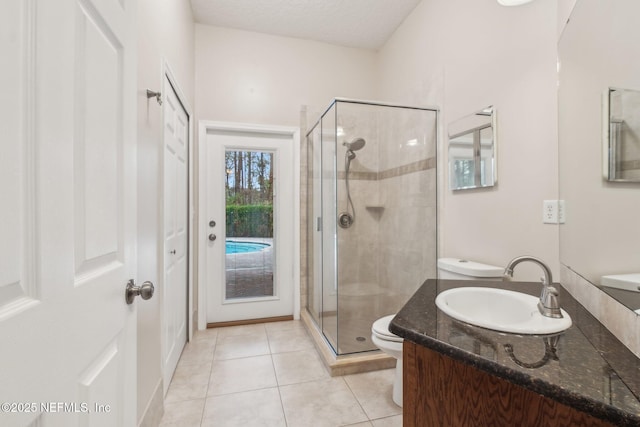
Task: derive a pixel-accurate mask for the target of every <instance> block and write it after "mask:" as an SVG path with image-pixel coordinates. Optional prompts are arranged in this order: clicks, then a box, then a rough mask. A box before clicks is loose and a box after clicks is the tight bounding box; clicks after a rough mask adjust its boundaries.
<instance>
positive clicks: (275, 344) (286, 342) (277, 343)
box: [268, 329, 313, 354]
mask: <svg viewBox="0 0 640 427" xmlns="http://www.w3.org/2000/svg"><path fill="white" fill-rule="evenodd" d="M268 336H269V348H270V349H271V353H273V354H275V353H285V352H287V351H298V350H306V349H311V348H313V341H311V337H309V334H307V331H305V330H304V329H289V330H280V331H273V332H270V333H269V334H268Z"/></svg>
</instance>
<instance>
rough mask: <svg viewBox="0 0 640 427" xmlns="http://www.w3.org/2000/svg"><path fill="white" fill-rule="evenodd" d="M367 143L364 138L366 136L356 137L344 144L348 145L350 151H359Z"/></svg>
mask: <svg viewBox="0 0 640 427" xmlns="http://www.w3.org/2000/svg"><path fill="white" fill-rule="evenodd" d="M366 143H367V142H366V141H365V140H364V138H355V139H353V140H352V141H351V142H347V141H345V142H343V143H342V145H344V146H345V147H347V150H349V151H358V150H360V149H362V147H364V145H365V144H366Z"/></svg>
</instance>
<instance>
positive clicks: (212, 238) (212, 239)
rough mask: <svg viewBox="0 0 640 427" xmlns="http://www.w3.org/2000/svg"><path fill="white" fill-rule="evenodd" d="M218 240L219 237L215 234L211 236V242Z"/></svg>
mask: <svg viewBox="0 0 640 427" xmlns="http://www.w3.org/2000/svg"><path fill="white" fill-rule="evenodd" d="M217 238H218V237H217V236H216V235H215V234H213V233H211V234H209V240H211V241H212V242H213V241H214V240H216V239H217Z"/></svg>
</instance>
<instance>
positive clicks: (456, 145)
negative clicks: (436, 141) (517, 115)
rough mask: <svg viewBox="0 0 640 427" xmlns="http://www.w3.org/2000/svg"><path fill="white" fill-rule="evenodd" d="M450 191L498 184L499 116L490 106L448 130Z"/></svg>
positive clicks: (456, 122) (450, 125) (466, 117)
mask: <svg viewBox="0 0 640 427" xmlns="http://www.w3.org/2000/svg"><path fill="white" fill-rule="evenodd" d="M448 130H449V143H448V149H449V187H450V188H451V189H452V190H468V189H473V188H482V187H492V186H494V185H495V184H496V182H497V168H496V137H495V135H496V114H495V110H494V108H493V106H488V107H486V108H483V109H482V110H479V111H476V112H475V113H473V114H470V115H468V116H465V117H462V118H461V119H458V120H456V121H454V122H452V123H450V124H449V126H448Z"/></svg>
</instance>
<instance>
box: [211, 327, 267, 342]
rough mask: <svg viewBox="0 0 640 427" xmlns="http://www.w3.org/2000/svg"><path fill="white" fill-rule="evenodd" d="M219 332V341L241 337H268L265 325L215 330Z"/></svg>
mask: <svg viewBox="0 0 640 427" xmlns="http://www.w3.org/2000/svg"><path fill="white" fill-rule="evenodd" d="M215 329H216V330H217V331H218V340H220V339H222V338H227V337H235V336H239V335H254V336H259V337H263V336H266V333H267V332H266V330H265V327H264V323H258V324H254V325H240V326H227V327H225V328H215Z"/></svg>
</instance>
